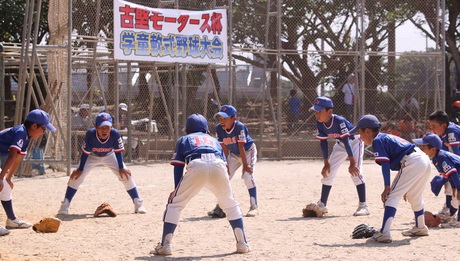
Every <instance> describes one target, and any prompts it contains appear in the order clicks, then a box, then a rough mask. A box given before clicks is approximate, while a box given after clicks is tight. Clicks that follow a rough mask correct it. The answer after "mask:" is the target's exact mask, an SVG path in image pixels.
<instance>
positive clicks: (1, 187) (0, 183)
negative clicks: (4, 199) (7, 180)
mask: <svg viewBox="0 0 460 261" xmlns="http://www.w3.org/2000/svg"><path fill="white" fill-rule="evenodd" d="M2 190H3V181H2V182H0V192H2Z"/></svg>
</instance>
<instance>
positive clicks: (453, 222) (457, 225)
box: [441, 218, 460, 228]
mask: <svg viewBox="0 0 460 261" xmlns="http://www.w3.org/2000/svg"><path fill="white" fill-rule="evenodd" d="M441 227H442V228H460V222H458V221H457V220H455V218H453V219H452V220H450V221H449V222H447V223H443V224H441Z"/></svg>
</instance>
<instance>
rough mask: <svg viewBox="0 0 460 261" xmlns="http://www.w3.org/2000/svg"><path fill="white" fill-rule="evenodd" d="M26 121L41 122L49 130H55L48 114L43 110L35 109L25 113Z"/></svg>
mask: <svg viewBox="0 0 460 261" xmlns="http://www.w3.org/2000/svg"><path fill="white" fill-rule="evenodd" d="M26 120H27V121H30V122H33V123H37V124H41V125H43V126H45V128H46V129H47V130H49V131H53V132H54V131H56V128H55V127H54V126H53V125H52V124H51V123H50V115H49V114H48V113H46V112H45V111H43V110H40V109H35V110H33V111H31V112H29V114H27V118H26Z"/></svg>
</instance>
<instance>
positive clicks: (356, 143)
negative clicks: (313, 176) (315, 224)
mask: <svg viewBox="0 0 460 261" xmlns="http://www.w3.org/2000/svg"><path fill="white" fill-rule="evenodd" d="M333 107H334V105H333V103H332V101H331V99H329V98H327V97H317V98H316V99H315V101H314V103H313V106H312V107H311V108H310V110H311V111H315V117H316V120H317V122H316V127H317V128H318V134H317V135H316V138H317V139H318V140H320V142H321V151H322V153H323V160H324V167H323V169H322V171H321V175H322V176H323V178H322V179H321V183H322V184H323V186H322V189H321V199H320V200H319V201H318V203H317V205H318V208H319V209H320V210H321V211H322V212H323V214H325V213H327V212H328V210H327V208H326V205H327V200H328V198H329V193H330V191H331V188H332V183H333V181H334V178H335V177H336V176H337V172H338V171H339V167H340V165H342V163H343V162H344V161H345V160H346V159H347V158H348V160H349V161H350V165H349V167H348V172H349V173H350V175H351V179H352V181H353V183H354V185H355V186H356V190H357V192H358V198H359V203H358V208H357V210H356V211H355V212H354V213H353V215H354V216H365V215H369V214H370V212H369V207H368V206H367V203H366V183H365V181H364V177H363V174H362V164H363V154H364V146H363V142H362V141H361V140H360V139H359V135H353V134H350V133H349V132H348V131H349V130H350V129H352V128H353V125H352V124H351V123H350V122H349V121H348V120H347V119H345V118H344V117H342V116H339V115H336V114H333V112H332V108H333ZM328 138H333V139H336V140H337V142H336V144H334V147H333V149H332V153H331V155H330V156H329V149H328V144H327V139H328Z"/></svg>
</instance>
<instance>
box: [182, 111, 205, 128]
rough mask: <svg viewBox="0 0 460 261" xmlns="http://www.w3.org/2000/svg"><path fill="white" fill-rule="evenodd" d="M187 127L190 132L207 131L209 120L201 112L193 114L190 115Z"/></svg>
mask: <svg viewBox="0 0 460 261" xmlns="http://www.w3.org/2000/svg"><path fill="white" fill-rule="evenodd" d="M185 129H186V130H188V131H189V132H190V133H193V132H205V133H206V132H207V131H208V129H209V128H208V121H207V120H206V118H205V117H203V115H201V114H199V113H195V114H192V115H190V116H188V118H187V123H186V124H185Z"/></svg>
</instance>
